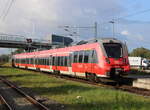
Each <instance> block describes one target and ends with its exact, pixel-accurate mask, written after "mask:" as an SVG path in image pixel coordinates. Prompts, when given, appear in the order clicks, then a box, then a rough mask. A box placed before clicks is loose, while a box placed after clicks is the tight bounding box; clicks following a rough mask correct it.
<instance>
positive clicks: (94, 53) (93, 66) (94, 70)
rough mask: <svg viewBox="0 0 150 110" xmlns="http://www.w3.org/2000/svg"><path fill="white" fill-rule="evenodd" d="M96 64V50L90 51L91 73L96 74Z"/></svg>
mask: <svg viewBox="0 0 150 110" xmlns="http://www.w3.org/2000/svg"><path fill="white" fill-rule="evenodd" d="M97 62H98V60H97V53H96V50H92V54H91V73H96V72H97V66H96V63H97Z"/></svg>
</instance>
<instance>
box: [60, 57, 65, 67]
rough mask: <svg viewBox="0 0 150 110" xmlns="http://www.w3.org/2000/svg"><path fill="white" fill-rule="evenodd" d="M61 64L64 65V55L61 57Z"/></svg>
mask: <svg viewBox="0 0 150 110" xmlns="http://www.w3.org/2000/svg"><path fill="white" fill-rule="evenodd" d="M60 66H64V56H61V57H60Z"/></svg>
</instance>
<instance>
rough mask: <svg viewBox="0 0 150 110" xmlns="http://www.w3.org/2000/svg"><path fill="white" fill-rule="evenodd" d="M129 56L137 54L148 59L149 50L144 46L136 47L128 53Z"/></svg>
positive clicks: (149, 55) (149, 56)
mask: <svg viewBox="0 0 150 110" xmlns="http://www.w3.org/2000/svg"><path fill="white" fill-rule="evenodd" d="M130 56H137V57H143V58H149V59H150V50H149V49H146V48H143V47H141V48H136V49H133V51H132V52H131V53H130Z"/></svg>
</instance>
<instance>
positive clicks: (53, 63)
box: [52, 56, 55, 66]
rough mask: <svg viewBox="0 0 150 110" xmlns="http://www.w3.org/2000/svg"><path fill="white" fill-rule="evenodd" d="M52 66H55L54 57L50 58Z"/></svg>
mask: <svg viewBox="0 0 150 110" xmlns="http://www.w3.org/2000/svg"><path fill="white" fill-rule="evenodd" d="M52 65H53V66H54V65H55V57H54V56H53V57H52Z"/></svg>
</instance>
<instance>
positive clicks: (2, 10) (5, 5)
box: [0, 0, 10, 19]
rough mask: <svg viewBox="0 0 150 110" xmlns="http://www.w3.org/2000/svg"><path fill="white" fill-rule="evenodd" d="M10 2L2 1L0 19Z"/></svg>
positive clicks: (8, 0)
mask: <svg viewBox="0 0 150 110" xmlns="http://www.w3.org/2000/svg"><path fill="white" fill-rule="evenodd" d="M9 4H10V0H7V1H6V2H3V6H1V12H2V13H1V14H0V19H2V18H3V16H4V14H5V12H6V9H7V8H8V5H9ZM1 5H2V3H1Z"/></svg>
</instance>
